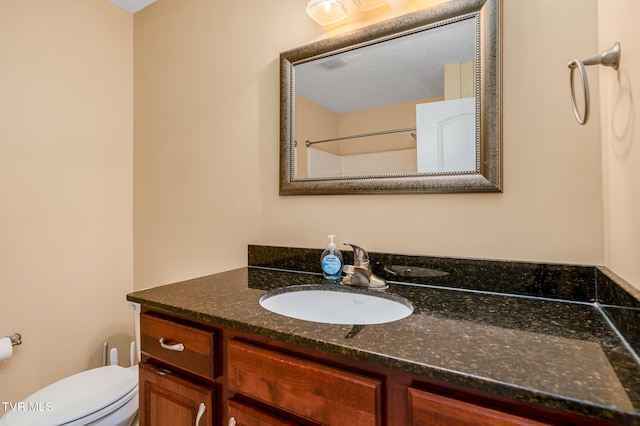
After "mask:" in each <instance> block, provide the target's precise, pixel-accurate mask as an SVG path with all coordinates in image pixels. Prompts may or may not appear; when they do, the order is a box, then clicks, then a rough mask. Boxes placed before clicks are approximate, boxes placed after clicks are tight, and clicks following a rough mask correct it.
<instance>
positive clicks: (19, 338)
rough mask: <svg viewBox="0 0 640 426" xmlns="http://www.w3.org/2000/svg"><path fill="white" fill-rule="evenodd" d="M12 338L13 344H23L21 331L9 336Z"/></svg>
mask: <svg viewBox="0 0 640 426" xmlns="http://www.w3.org/2000/svg"><path fill="white" fill-rule="evenodd" d="M7 337H8V338H9V340H11V346H17V345H21V344H22V336H21V335H20V333H11V334H9V335H8V336H7Z"/></svg>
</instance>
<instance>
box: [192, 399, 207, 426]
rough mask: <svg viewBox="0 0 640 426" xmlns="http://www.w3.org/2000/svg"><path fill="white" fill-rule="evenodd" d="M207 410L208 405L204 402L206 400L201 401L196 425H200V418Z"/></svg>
mask: <svg viewBox="0 0 640 426" xmlns="http://www.w3.org/2000/svg"><path fill="white" fill-rule="evenodd" d="M205 411H207V406H206V405H205V404H204V402H201V403H200V408H198V415H197V416H196V423H195V426H198V425H199V424H200V419H202V416H204V412H205Z"/></svg>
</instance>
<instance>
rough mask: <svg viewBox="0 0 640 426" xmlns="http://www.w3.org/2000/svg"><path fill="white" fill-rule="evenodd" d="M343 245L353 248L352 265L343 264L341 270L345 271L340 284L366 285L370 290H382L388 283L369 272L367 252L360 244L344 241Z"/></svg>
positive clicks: (369, 265)
mask: <svg viewBox="0 0 640 426" xmlns="http://www.w3.org/2000/svg"><path fill="white" fill-rule="evenodd" d="M345 246H351V247H352V248H353V265H344V266H343V268H342V271H343V272H344V273H345V276H344V278H342V284H344V285H351V286H354V287H366V288H369V289H372V290H384V289H386V288H389V285H388V284H387V282H386V281H385V280H384V278H380V277H378V276H377V275H375V274H374V273H373V272H371V264H370V262H369V253H367V252H366V251H365V249H363V248H362V247H360V246H357V245H355V244H348V243H345Z"/></svg>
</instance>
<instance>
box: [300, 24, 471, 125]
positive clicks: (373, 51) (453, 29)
mask: <svg viewBox="0 0 640 426" xmlns="http://www.w3.org/2000/svg"><path fill="white" fill-rule="evenodd" d="M475 24H476V20H475V19H465V20H463V21H459V22H455V23H451V24H447V25H444V26H441V27H436V28H432V29H430V30H427V31H421V32H419V33H415V34H412V35H409V36H405V37H401V38H397V39H393V40H389V41H386V42H383V43H378V44H374V45H371V46H367V47H365V48H361V49H356V50H351V51H348V52H344V53H340V54H337V55H332V56H329V57H327V58H322V59H318V60H315V61H312V62H308V63H305V64H301V65H296V66H295V90H296V95H299V96H304V97H305V98H307V99H309V100H311V101H313V102H315V103H316V104H319V105H322V106H323V107H325V108H327V109H330V110H331V111H334V112H336V113H338V114H342V113H347V112H352V111H361V110H364V109H369V108H375V107H380V106H387V105H395V104H399V103H404V102H414V101H418V100H421V99H429V98H435V97H439V96H444V65H445V64H451V63H456V62H467V61H472V60H475V54H476V43H475V40H476V36H475V31H476V25H475Z"/></svg>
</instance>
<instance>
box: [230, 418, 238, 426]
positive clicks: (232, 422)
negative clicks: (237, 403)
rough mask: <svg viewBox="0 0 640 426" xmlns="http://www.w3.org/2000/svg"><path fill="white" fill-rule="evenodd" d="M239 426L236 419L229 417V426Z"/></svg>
mask: <svg viewBox="0 0 640 426" xmlns="http://www.w3.org/2000/svg"><path fill="white" fill-rule="evenodd" d="M237 424H238V422H236V418H235V417H233V416H232V417H229V426H236V425H237Z"/></svg>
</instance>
